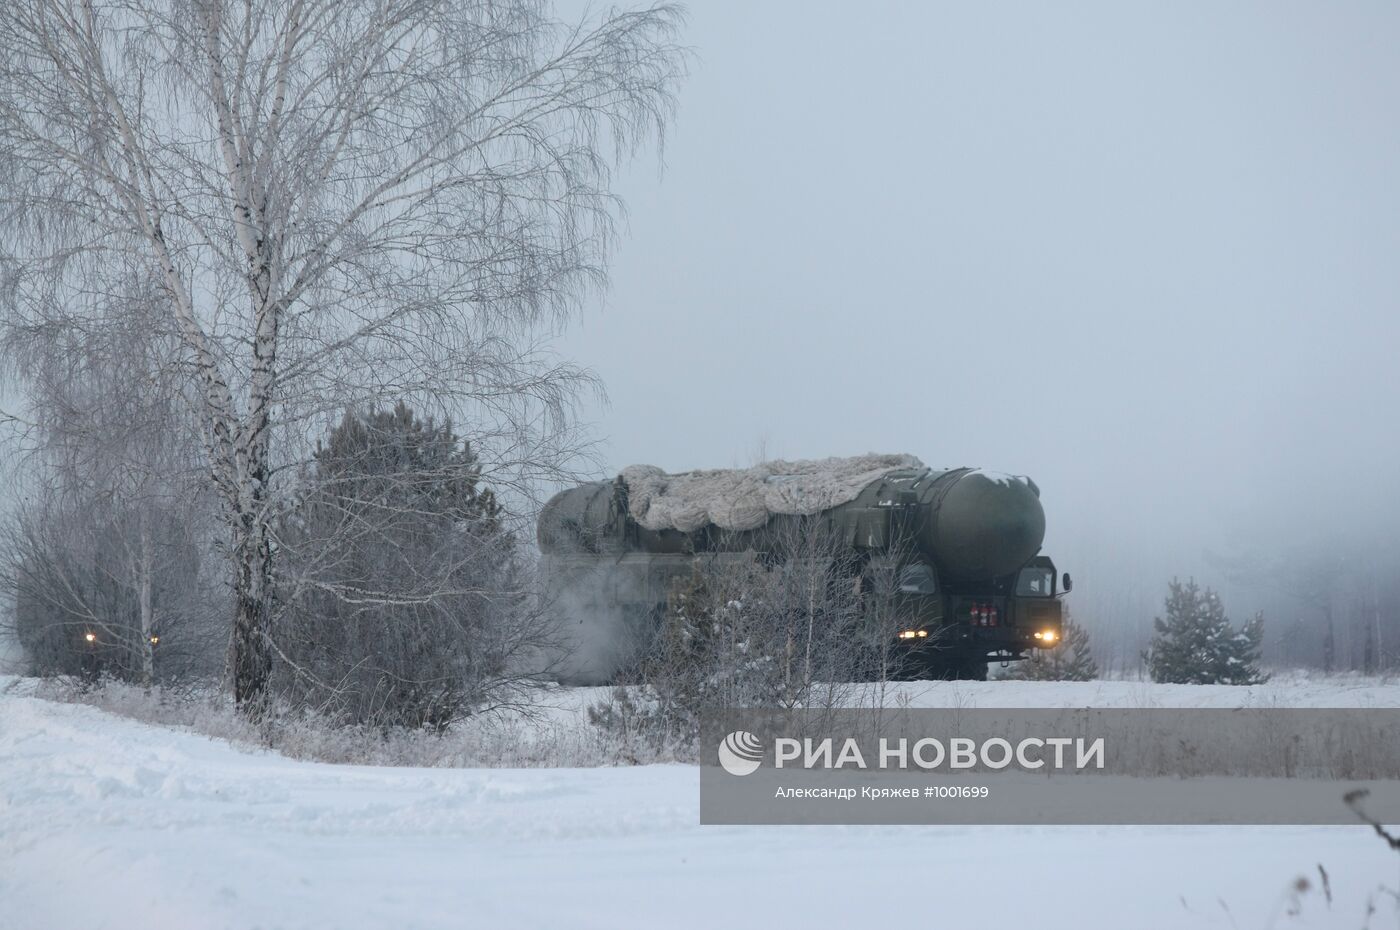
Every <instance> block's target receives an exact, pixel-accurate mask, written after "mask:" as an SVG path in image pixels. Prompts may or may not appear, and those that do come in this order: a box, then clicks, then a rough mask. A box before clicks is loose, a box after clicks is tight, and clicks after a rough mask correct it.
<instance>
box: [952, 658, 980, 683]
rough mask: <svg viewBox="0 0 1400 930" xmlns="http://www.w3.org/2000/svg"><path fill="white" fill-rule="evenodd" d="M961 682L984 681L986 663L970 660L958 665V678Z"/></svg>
mask: <svg viewBox="0 0 1400 930" xmlns="http://www.w3.org/2000/svg"><path fill="white" fill-rule="evenodd" d="M957 677H958V678H959V679H960V680H962V681H986V680H987V663H986V662H978V661H976V660H975V659H970V660H968V661H966V662H962V663H960V664H959V665H958V676H957Z"/></svg>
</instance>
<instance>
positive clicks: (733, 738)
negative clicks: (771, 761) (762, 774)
mask: <svg viewBox="0 0 1400 930" xmlns="http://www.w3.org/2000/svg"><path fill="white" fill-rule="evenodd" d="M762 762H763V741H762V740H760V739H759V738H758V737H757V736H754V735H753V734H752V733H750V732H748V731H747V730H735V731H734V732H733V733H730V734H729V735H728V736H726V737H725V738H724V740H723V742H721V743H720V744H719V764H720V767H722V768H723V769H724V770H725V771H726V772H728V773H729V774H730V775H752V774H753V773H754V772H756V771H757V770H758V767H759V765H760V764H762Z"/></svg>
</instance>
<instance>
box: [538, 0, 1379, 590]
mask: <svg viewBox="0 0 1400 930" xmlns="http://www.w3.org/2000/svg"><path fill="white" fill-rule="evenodd" d="M688 39H689V41H690V42H691V43H692V44H693V45H694V46H695V49H696V52H697V54H698V56H699V62H698V64H697V67H696V69H695V73H694V75H693V77H692V79H691V80H690V81H689V83H688V84H687V85H686V86H685V87H684V90H683V94H682V99H681V111H680V115H679V119H678V121H677V124H676V126H675V130H674V133H673V135H672V136H671V138H670V140H669V144H668V148H667V151H666V168H665V171H664V174H663V176H662V177H660V179H658V177H657V174H656V171H655V170H654V165H653V163H646V162H644V163H641V164H639V165H636V166H633V167H632V168H631V169H629V170H628V171H627V172H626V173H625V175H624V177H623V179H622V183H621V190H622V193H623V194H624V195H625V196H626V197H627V199H628V202H629V204H630V207H631V217H630V224H629V232H628V236H627V238H626V239H625V241H624V242H623V244H622V246H621V248H620V251H619V252H618V254H617V260H616V262H615V265H614V269H613V288H612V291H611V293H610V294H609V296H608V298H607V300H606V302H605V305H604V306H603V307H602V308H601V309H599V310H594V311H591V312H589V313H588V314H587V315H586V317H585V318H584V319H583V320H582V321H581V323H580V325H578V326H576V327H575V328H574V329H573V330H572V331H571V332H570V334H569V335H568V337H567V338H566V339H565V340H564V342H563V344H562V348H563V351H564V352H566V353H567V354H569V355H571V356H573V357H574V358H576V359H577V360H579V361H581V362H583V363H584V364H587V365H590V366H592V367H593V368H594V369H595V370H596V371H597V372H598V373H599V374H600V375H601V376H602V378H603V379H604V381H605V382H606V384H607V387H608V390H609V393H610V397H611V404H610V406H608V407H606V408H601V407H599V408H595V409H594V410H592V411H591V414H590V415H591V417H592V418H593V419H594V420H596V422H597V426H598V432H599V434H600V435H601V436H602V437H603V438H604V440H605V445H604V447H603V450H604V454H605V458H606V461H607V464H608V466H609V468H610V469H614V470H615V469H616V468H620V467H621V466H623V465H626V464H630V463H633V462H647V463H651V464H656V465H660V466H663V467H665V468H667V469H671V470H683V469H689V468H695V467H715V466H727V465H732V464H747V463H748V462H750V461H751V460H752V459H753V458H755V456H756V454H757V453H758V452H760V451H762V450H765V449H766V452H767V453H768V454H769V455H770V456H781V457H789V458H791V457H813V456H825V455H842V454H854V453H861V452H866V451H880V452H910V453H913V454H916V455H918V456H920V457H921V458H923V459H924V460H925V461H926V462H927V463H929V464H930V465H948V466H956V465H964V464H967V465H982V466H986V467H989V468H993V469H997V470H1001V471H1010V472H1016V473H1024V474H1029V475H1031V476H1032V477H1034V478H1035V480H1036V481H1037V482H1038V483H1039V484H1040V486H1041V488H1042V496H1043V500H1044V501H1045V504H1046V509H1047V513H1048V518H1049V523H1050V533H1049V539H1048V541H1047V549H1048V551H1051V552H1052V554H1056V555H1057V556H1058V557H1059V558H1060V559H1061V561H1062V562H1066V563H1068V562H1070V561H1071V558H1072V557H1073V556H1074V555H1076V554H1078V555H1079V556H1081V557H1082V558H1085V559H1090V560H1092V559H1094V558H1097V557H1098V556H1096V555H1095V552H1096V551H1098V550H1104V551H1116V552H1118V553H1119V555H1122V550H1125V549H1126V550H1131V551H1133V552H1138V553H1141V555H1139V556H1133V558H1139V559H1140V560H1146V561H1148V562H1151V563H1156V562H1157V561H1159V554H1161V555H1162V556H1163V557H1164V558H1166V559H1167V561H1171V562H1173V563H1174V564H1163V565H1161V566H1160V571H1159V572H1158V574H1160V575H1161V576H1162V577H1163V580H1165V578H1166V577H1169V576H1170V575H1171V574H1172V573H1173V572H1175V571H1180V572H1183V573H1185V572H1188V571H1194V570H1196V569H1197V566H1196V565H1194V564H1187V563H1190V561H1191V557H1192V554H1193V553H1194V554H1195V555H1199V552H1200V550H1201V548H1203V547H1205V546H1210V545H1217V544H1218V540H1220V539H1222V538H1224V537H1225V536H1226V535H1228V534H1232V533H1239V532H1241V531H1245V532H1248V531H1250V530H1257V531H1261V532H1292V533H1306V532H1309V531H1310V529H1309V528H1310V527H1311V528H1312V529H1318V528H1319V527H1320V526H1321V523H1323V522H1326V523H1329V525H1331V524H1333V523H1334V522H1335V521H1343V522H1344V521H1348V520H1355V519H1362V518H1365V517H1366V516H1367V515H1368V514H1369V515H1374V514H1375V512H1376V510H1377V502H1378V501H1379V502H1380V503H1381V504H1383V505H1384V507H1385V508H1389V510H1390V511H1391V512H1394V511H1395V510H1396V509H1400V508H1397V507H1396V506H1395V505H1396V504H1397V503H1400V493H1397V487H1400V485H1397V481H1396V473H1397V471H1398V470H1400V469H1397V459H1398V458H1400V456H1397V450H1398V449H1400V440H1398V439H1397V430H1396V426H1397V415H1396V408H1397V401H1400V387H1397V385H1400V376H1397V374H1396V372H1395V370H1394V369H1395V365H1396V362H1395V358H1396V352H1397V341H1398V340H1397V336H1400V324H1397V322H1396V312H1397V309H1400V262H1398V261H1397V257H1400V184H1397V182H1396V177H1395V172H1396V170H1397V167H1400V55H1397V54H1396V50H1397V49H1400V6H1397V5H1396V4H1393V3H1376V4H1362V3H1353V2H1347V3H1342V4H1321V3H1307V4H1299V3H1291V4H1283V3H1274V2H1271V3H1259V4H1246V3H1239V2H1229V3H1219V4H1186V5H1182V4H1154V5H1151V6H1148V5H1144V4H1125V3H1121V2H1111V3H1101V4H1069V3H1057V4H1053V5H1052V4H1041V3H1016V4H1007V3H995V4H954V3H945V2H939V3H932V4H889V5H877V4H858V5H852V4H849V3H815V2H802V3H776V2H769V0H765V2H763V3H752V2H734V3H719V2H713V0H706V2H700V3H695V4H693V5H692V7H691V23H690V29H689V32H688ZM1324 518H1325V519H1324ZM1334 518H1335V521H1334ZM1057 542H1058V543H1059V544H1060V545H1061V546H1062V547H1066V546H1067V547H1069V548H1070V549H1071V550H1073V551H1071V552H1070V553H1056V552H1054V547H1055V545H1056V543H1057ZM1149 544H1150V548H1149ZM1066 556H1070V557H1066ZM1154 570H1156V566H1154ZM1154 596H1155V595H1154Z"/></svg>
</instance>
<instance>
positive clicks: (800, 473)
mask: <svg viewBox="0 0 1400 930" xmlns="http://www.w3.org/2000/svg"><path fill="white" fill-rule="evenodd" d="M923 467H924V463H923V462H921V461H919V460H918V459H917V458H915V457H914V456H912V455H875V454H873V453H872V454H870V455H860V456H855V457H852V458H825V459H803V460H799V461H795V462H786V461H783V460H781V459H778V460H774V461H772V462H764V463H763V464H761V465H755V466H754V467H752V468H737V469H705V470H700V471H688V472H681V473H680V474H676V475H668V474H666V473H665V472H664V471H662V470H661V469H659V468H657V467H655V466H653V465H632V466H630V467H628V468H625V469H623V471H622V479H623V480H624V481H625V482H626V483H627V492H628V499H627V500H628V510H629V511H630V512H631V514H632V518H633V519H634V520H636V521H637V522H638V523H640V524H641V525H642V526H644V527H646V528H647V529H649V530H664V529H676V530H682V531H684V532H690V531H692V530H697V529H699V528H700V527H702V526H705V525H707V524H710V523H713V524H714V525H716V526H719V527H722V528H724V529H727V530H751V529H754V528H755V527H758V526H762V525H763V524H764V523H766V522H767V521H768V518H769V517H770V516H771V515H772V514H810V513H817V512H818V511H821V510H825V509H826V508H828V507H835V506H836V505H838V504H844V503H846V502H847V501H851V500H854V499H855V497H856V495H858V494H860V492H861V491H862V490H863V489H864V488H865V487H866V486H867V485H869V484H870V483H871V482H873V481H878V480H879V479H881V478H883V477H884V476H885V475H887V474H889V473H890V472H892V471H896V470H898V469H901V468H923Z"/></svg>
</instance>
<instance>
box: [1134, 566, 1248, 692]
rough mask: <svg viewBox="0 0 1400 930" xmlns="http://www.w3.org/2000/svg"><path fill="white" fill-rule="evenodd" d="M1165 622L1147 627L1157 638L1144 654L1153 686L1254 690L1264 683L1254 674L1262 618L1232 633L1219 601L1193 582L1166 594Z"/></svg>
mask: <svg viewBox="0 0 1400 930" xmlns="http://www.w3.org/2000/svg"><path fill="white" fill-rule="evenodd" d="M1166 608H1167V616H1166V617H1165V619H1164V618H1162V617H1157V618H1154V619H1153V621H1152V625H1153V627H1154V628H1155V629H1156V631H1157V632H1156V635H1155V636H1154V637H1153V639H1152V648H1151V649H1150V650H1149V652H1148V653H1147V668H1148V672H1149V674H1151V676H1152V680H1153V681H1157V682H1168V683H1173V684H1198V685H1215V684H1221V685H1253V684H1259V683H1261V682H1264V681H1267V680H1268V676H1267V675H1265V674H1264V673H1263V672H1262V671H1260V669H1259V652H1260V647H1261V646H1262V644H1263V641H1264V615H1263V614H1262V613H1261V614H1255V616H1254V617H1253V618H1252V619H1251V620H1249V621H1248V622H1247V623H1245V625H1244V627H1243V628H1242V629H1239V630H1236V629H1235V628H1234V627H1232V626H1231V625H1230V618H1229V617H1227V616H1226V615H1225V606H1224V604H1222V603H1221V601H1220V596H1219V595H1218V594H1216V593H1215V592H1214V591H1212V590H1211V589H1210V588H1205V589H1204V590H1202V589H1201V588H1200V587H1199V586H1198V585H1197V584H1196V582H1195V580H1194V579H1193V580H1190V581H1187V582H1186V583H1184V584H1183V583H1182V582H1180V581H1178V580H1176V579H1172V582H1171V584H1170V586H1169V588H1168V593H1167V600H1166Z"/></svg>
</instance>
